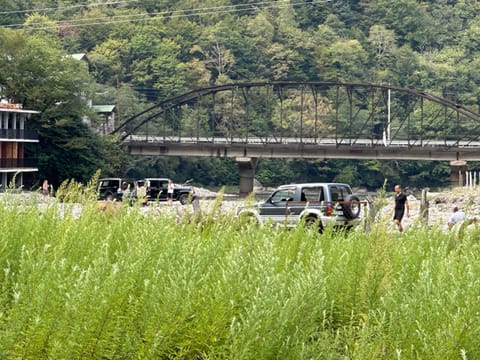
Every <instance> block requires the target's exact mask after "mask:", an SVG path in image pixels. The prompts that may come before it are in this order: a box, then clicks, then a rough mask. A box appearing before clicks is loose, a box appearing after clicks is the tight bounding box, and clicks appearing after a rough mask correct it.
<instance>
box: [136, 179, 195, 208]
mask: <svg viewBox="0 0 480 360" xmlns="http://www.w3.org/2000/svg"><path fill="white" fill-rule="evenodd" d="M142 181H143V182H144V184H145V186H146V188H147V200H148V201H166V200H167V188H168V178H146V179H143V180H139V181H138V182H142ZM193 197H194V192H193V188H192V187H191V186H185V185H177V184H175V183H174V188H173V200H174V201H177V200H178V201H179V202H180V203H181V204H182V205H185V204H187V203H188V200H189V199H193Z"/></svg>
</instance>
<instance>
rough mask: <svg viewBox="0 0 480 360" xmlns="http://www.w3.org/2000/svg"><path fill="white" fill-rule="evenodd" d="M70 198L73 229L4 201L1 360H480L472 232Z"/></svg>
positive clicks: (41, 211)
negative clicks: (256, 217) (257, 219)
mask: <svg viewBox="0 0 480 360" xmlns="http://www.w3.org/2000/svg"><path fill="white" fill-rule="evenodd" d="M73 188H74V191H75V193H76V195H72V194H69V187H68V186H67V187H66V188H65V189H63V190H62V191H65V196H62V199H63V200H64V201H65V199H71V200H72V199H75V201H77V200H78V201H82V212H81V215H80V216H77V215H75V212H74V211H73V209H74V207H75V206H78V205H74V204H73V203H71V202H63V203H60V202H55V201H52V202H51V203H49V204H44V203H42V200H41V199H35V198H33V199H32V200H31V201H24V200H22V201H20V200H18V199H19V198H18V196H14V195H11V196H10V195H9V194H5V195H4V196H3V197H2V200H1V202H0V234H1V242H0V286H1V293H0V358H2V359H456V358H458V359H461V358H464V359H478V358H480V326H479V325H478V324H479V323H480V315H479V314H480V309H479V307H480V306H479V297H480V284H479V282H480V280H479V279H480V263H479V262H478V260H477V258H478V255H477V254H478V253H479V250H480V249H479V247H480V232H479V230H478V229H477V228H473V229H469V230H465V231H463V232H460V233H454V232H450V233H445V232H443V231H441V230H440V229H436V228H434V229H427V228H422V227H420V226H417V227H411V228H409V230H408V231H407V232H406V233H404V234H402V235H401V236H400V234H398V233H396V232H392V230H391V228H390V227H388V226H386V224H382V223H378V224H374V225H373V226H372V230H371V232H369V233H363V232H361V231H355V232H350V233H347V234H345V233H336V232H334V231H333V230H332V229H327V230H326V231H325V232H324V234H321V235H320V234H318V233H316V232H314V231H312V230H311V229H304V228H302V227H301V226H300V227H298V228H296V229H294V230H290V231H286V230H282V229H279V228H272V227H259V226H255V225H248V226H238V224H237V222H236V220H235V219H234V217H233V216H232V215H230V214H225V213H224V212H222V210H221V199H220V200H218V202H217V204H216V205H215V206H213V209H212V210H211V212H210V213H208V214H203V215H202V217H201V218H198V217H195V216H193V214H191V213H190V212H189V211H184V212H183V213H182V214H181V216H179V214H177V213H176V210H175V209H177V208H176V207H169V206H162V207H160V208H159V209H158V210H157V211H149V212H146V213H144V212H142V209H140V208H135V207H133V208H132V207H128V206H121V207H120V208H119V209H118V210H117V211H114V212H108V211H107V212H103V211H102V210H101V209H99V208H98V206H97V204H96V201H95V200H94V199H93V198H94V196H90V195H89V190H87V191H85V192H84V190H83V189H81V188H78V186H77V185H74V186H73ZM79 194H80V195H79ZM79 199H80V200H79ZM72 201H73V200H72ZM186 209H189V208H188V207H187V208H186Z"/></svg>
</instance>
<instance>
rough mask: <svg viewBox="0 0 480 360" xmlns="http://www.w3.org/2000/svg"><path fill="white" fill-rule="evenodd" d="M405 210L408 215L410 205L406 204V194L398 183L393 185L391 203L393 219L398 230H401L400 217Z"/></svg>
mask: <svg viewBox="0 0 480 360" xmlns="http://www.w3.org/2000/svg"><path fill="white" fill-rule="evenodd" d="M405 210H407V212H406V215H407V217H410V207H409V205H408V199H407V195H406V194H405V193H404V192H403V191H402V187H401V186H400V185H395V203H394V205H393V221H394V222H395V225H396V226H397V228H398V231H400V232H403V226H402V219H403V215H404V214H405Z"/></svg>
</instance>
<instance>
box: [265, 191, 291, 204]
mask: <svg viewBox="0 0 480 360" xmlns="http://www.w3.org/2000/svg"><path fill="white" fill-rule="evenodd" d="M294 196H295V192H294V191H293V189H282V190H278V191H277V192H275V193H274V194H273V195H272V198H271V201H272V202H273V203H277V202H282V201H292V200H293V199H294Z"/></svg>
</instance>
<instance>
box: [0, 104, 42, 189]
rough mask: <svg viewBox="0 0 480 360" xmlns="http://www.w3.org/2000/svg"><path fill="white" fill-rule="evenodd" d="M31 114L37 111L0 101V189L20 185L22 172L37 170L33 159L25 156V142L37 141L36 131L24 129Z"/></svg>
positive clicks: (21, 183) (37, 112)
mask: <svg viewBox="0 0 480 360" xmlns="http://www.w3.org/2000/svg"><path fill="white" fill-rule="evenodd" d="M32 114H39V111H34V110H24V109H23V107H22V104H10V103H4V102H0V186H1V187H0V191H4V190H5V189H6V188H8V187H9V186H10V185H13V186H15V187H20V186H22V185H23V175H24V173H27V172H36V171H38V168H37V165H36V163H35V161H33V160H32V159H26V158H25V144H27V143H38V135H37V133H36V132H35V131H29V130H26V123H27V120H28V118H29V117H30V116H31V115H32Z"/></svg>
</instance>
